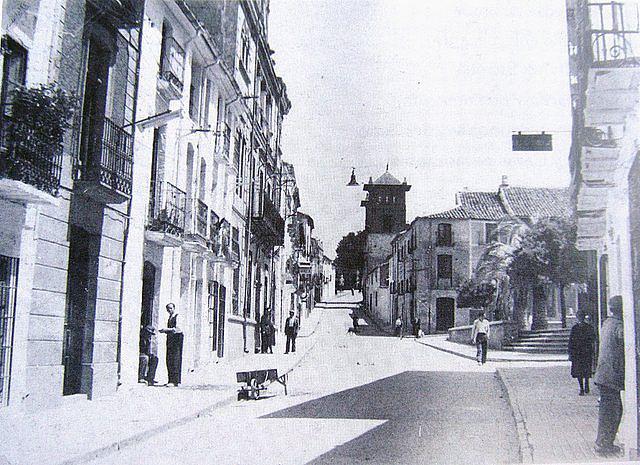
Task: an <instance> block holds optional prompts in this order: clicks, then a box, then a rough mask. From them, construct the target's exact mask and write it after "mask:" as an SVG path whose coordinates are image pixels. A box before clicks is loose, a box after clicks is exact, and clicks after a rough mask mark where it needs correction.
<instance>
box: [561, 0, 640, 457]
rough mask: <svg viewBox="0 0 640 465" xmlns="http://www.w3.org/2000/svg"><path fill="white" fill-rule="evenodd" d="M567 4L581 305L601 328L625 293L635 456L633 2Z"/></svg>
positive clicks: (577, 0)
mask: <svg viewBox="0 0 640 465" xmlns="http://www.w3.org/2000/svg"><path fill="white" fill-rule="evenodd" d="M566 8H567V26H568V31H567V32H568V33H567V38H568V40H569V44H568V46H569V47H568V50H569V72H570V76H569V79H570V81H569V82H570V89H571V97H572V116H573V131H572V139H571V151H570V155H569V166H570V169H571V186H570V190H571V200H572V206H573V209H574V214H575V217H576V219H577V223H578V244H577V246H578V248H579V249H580V250H581V251H582V253H583V255H584V258H585V262H586V264H587V272H588V273H589V276H590V279H589V282H588V299H585V300H584V302H583V304H584V308H585V310H586V311H588V312H589V313H590V314H591V316H592V318H593V321H594V322H595V323H596V325H597V326H598V327H599V326H600V325H601V324H602V322H603V320H604V319H606V318H607V315H608V299H609V298H610V297H611V296H612V295H620V296H622V300H623V305H624V312H623V322H624V334H625V365H626V366H625V377H626V379H625V387H626V389H625V394H624V405H625V408H624V417H623V421H622V428H621V436H622V437H621V442H623V443H624V445H625V449H626V450H625V452H626V455H627V456H628V457H629V458H630V459H632V460H633V459H637V458H638V441H639V440H640V437H639V435H640V423H639V420H638V405H639V402H640V392H639V391H638V386H639V381H640V375H639V374H638V370H637V367H638V363H639V362H640V356H639V355H638V350H637V348H638V347H640V339H639V337H640V336H639V333H638V325H640V316H639V315H640V312H639V310H638V309H639V307H640V284H639V283H640V259H639V258H638V257H640V240H639V239H640V238H639V237H638V231H639V230H640V226H639V224H640V223H639V221H640V219H639V217H638V214H637V212H638V208H639V205H640V202H639V196H638V179H639V176H638V174H639V173H638V165H639V164H640V162H639V161H638V150H639V148H640V145H639V144H638V134H640V120H639V118H638V101H639V100H638V98H639V93H638V86H637V82H638V80H639V79H640V68H639V67H638V65H639V63H640V56H639V55H638V53H639V51H640V29H639V27H638V24H637V17H638V4H637V2H635V1H616V2H587V1H585V0H567V1H566Z"/></svg>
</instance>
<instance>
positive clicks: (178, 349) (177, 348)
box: [167, 334, 182, 384]
mask: <svg viewBox="0 0 640 465" xmlns="http://www.w3.org/2000/svg"><path fill="white" fill-rule="evenodd" d="M175 336H180V337H175V338H172V339H169V338H167V372H168V374H169V383H170V384H180V383H181V382H182V334H179V335H175Z"/></svg>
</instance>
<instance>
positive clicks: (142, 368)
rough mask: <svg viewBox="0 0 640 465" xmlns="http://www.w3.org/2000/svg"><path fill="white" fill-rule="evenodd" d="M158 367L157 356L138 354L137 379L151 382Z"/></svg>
mask: <svg viewBox="0 0 640 465" xmlns="http://www.w3.org/2000/svg"><path fill="white" fill-rule="evenodd" d="M157 368H158V357H156V356H155V355H153V354H149V355H147V354H140V365H139V366H138V381H143V380H144V381H146V382H148V383H149V384H152V383H153V382H154V381H155V379H156V369H157Z"/></svg>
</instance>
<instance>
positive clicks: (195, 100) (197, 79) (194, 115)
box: [189, 61, 202, 121]
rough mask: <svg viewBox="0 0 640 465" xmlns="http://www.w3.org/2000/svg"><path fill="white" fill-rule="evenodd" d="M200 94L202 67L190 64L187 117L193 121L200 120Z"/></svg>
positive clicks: (193, 63)
mask: <svg viewBox="0 0 640 465" xmlns="http://www.w3.org/2000/svg"><path fill="white" fill-rule="evenodd" d="M201 92H202V66H200V65H199V64H197V63H196V62H195V61H193V62H192V63H191V87H190V92H189V116H190V117H191V119H192V120H193V121H199V118H200V98H201V95H200V94H201Z"/></svg>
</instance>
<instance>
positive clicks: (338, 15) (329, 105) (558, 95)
mask: <svg viewBox="0 0 640 465" xmlns="http://www.w3.org/2000/svg"><path fill="white" fill-rule="evenodd" d="M564 3H565V2H564V1H559V0H534V1H532V0H483V1H481V2H479V1H477V0H466V1H462V0H440V1H425V0H271V13H270V18H269V42H270V45H271V48H272V49H273V50H275V53H274V55H273V58H274V61H275V63H276V72H277V73H278V75H280V76H281V77H282V78H283V79H284V81H285V84H286V86H287V92H288V95H289V98H290V100H291V102H292V109H291V111H290V113H289V114H288V115H287V116H286V118H285V121H284V123H283V137H282V150H283V157H284V159H285V160H286V161H289V162H291V163H293V165H294V167H295V171H296V177H297V181H298V186H299V188H300V197H301V204H302V206H301V208H300V210H301V211H303V212H305V213H308V214H310V215H311V216H312V217H313V218H314V220H315V231H314V235H315V236H316V237H318V238H319V239H320V240H321V241H322V242H323V244H324V249H325V254H326V255H327V256H329V257H335V248H336V246H337V244H338V242H339V240H340V238H342V237H343V236H344V235H346V234H347V233H348V232H350V231H359V230H362V229H363V228H364V208H362V207H360V200H362V199H363V198H364V194H365V193H364V191H363V190H362V184H363V183H364V182H366V181H367V180H368V179H369V177H373V179H374V180H375V179H376V178H377V177H378V176H380V175H381V174H382V173H383V172H384V171H385V166H386V164H387V163H388V164H389V171H390V172H391V173H392V174H393V175H395V176H396V177H397V178H398V179H400V180H403V179H404V178H405V177H406V179H407V182H408V183H409V184H411V186H412V187H411V190H410V191H409V192H408V194H407V222H408V223H409V222H411V221H412V220H413V219H414V218H415V217H416V216H420V215H425V214H428V213H435V212H438V211H442V210H446V209H448V208H451V207H453V206H454V205H455V193H456V192H458V191H461V190H464V189H469V190H484V191H495V190H497V188H498V185H499V184H500V182H501V177H502V175H506V176H508V180H509V184H510V185H514V186H538V187H564V186H567V185H568V183H569V168H568V154H569V146H570V129H571V102H570V96H569V71H568V56H567V38H566V19H565V11H564ZM513 131H524V132H527V131H532V132H533V131H547V132H550V133H552V135H553V146H554V151H553V152H512V150H511V135H512V133H513ZM351 167H355V170H356V176H357V178H358V182H360V184H361V185H360V186H359V187H347V186H346V184H347V182H348V181H349V176H350V174H351Z"/></svg>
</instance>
